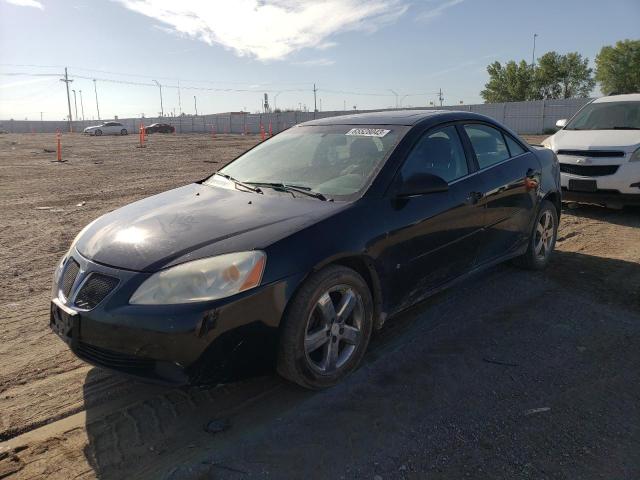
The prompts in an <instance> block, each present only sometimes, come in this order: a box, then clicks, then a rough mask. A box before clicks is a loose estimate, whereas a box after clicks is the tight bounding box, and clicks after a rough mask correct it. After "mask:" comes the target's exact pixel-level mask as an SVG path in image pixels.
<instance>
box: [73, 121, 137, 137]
mask: <svg viewBox="0 0 640 480" xmlns="http://www.w3.org/2000/svg"><path fill="white" fill-rule="evenodd" d="M83 132H84V133H86V134H88V135H97V136H100V135H128V134H129V132H128V131H127V129H126V127H125V126H124V125H123V124H121V123H120V122H104V123H102V124H100V125H94V126H92V127H87V128H85V129H84V131H83Z"/></svg>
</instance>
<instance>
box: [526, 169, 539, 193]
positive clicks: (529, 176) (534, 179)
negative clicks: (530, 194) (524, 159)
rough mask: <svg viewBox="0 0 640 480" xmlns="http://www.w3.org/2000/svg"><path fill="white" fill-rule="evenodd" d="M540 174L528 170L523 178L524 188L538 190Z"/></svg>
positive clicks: (536, 171)
mask: <svg viewBox="0 0 640 480" xmlns="http://www.w3.org/2000/svg"><path fill="white" fill-rule="evenodd" d="M539 178H540V172H539V171H538V170H534V169H533V168H530V169H529V170H527V173H526V175H525V177H524V187H525V188H526V189H527V190H536V189H537V188H538V184H539V180H538V179H539Z"/></svg>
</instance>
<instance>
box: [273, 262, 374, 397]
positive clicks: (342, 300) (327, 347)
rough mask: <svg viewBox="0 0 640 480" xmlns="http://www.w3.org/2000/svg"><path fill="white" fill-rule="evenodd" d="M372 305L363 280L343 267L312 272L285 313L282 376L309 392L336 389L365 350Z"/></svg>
mask: <svg viewBox="0 0 640 480" xmlns="http://www.w3.org/2000/svg"><path fill="white" fill-rule="evenodd" d="M372 327H373V301H372V298H371V292H370V291H369V288H368V286H367V284H366V282H365V281H364V279H363V278H362V277H361V276H360V275H359V274H358V273H357V272H355V271H354V270H352V269H350V268H346V267H343V266H339V265H333V266H329V267H326V268H324V269H322V270H320V271H318V272H316V273H314V274H313V275H312V276H311V277H310V278H309V279H308V280H307V281H306V282H305V283H304V284H303V285H302V287H301V288H300V290H299V291H298V293H297V294H296V296H295V297H294V298H293V300H292V303H291V305H290V307H289V308H288V309H287V313H286V314H285V318H284V319H283V325H282V329H281V334H280V342H279V346H278V373H280V375H282V376H283V377H285V378H286V379H288V380H290V381H292V382H295V383H297V384H298V385H301V386H302V387H305V388H309V389H321V388H326V387H330V386H332V385H335V384H336V383H338V382H339V381H340V380H342V379H343V378H344V377H345V376H347V375H348V374H349V373H351V372H352V371H354V370H355V369H356V368H357V367H358V366H359V365H360V362H361V361H362V358H363V356H364V354H365V351H366V350H367V345H368V344H369V339H370V337H371V331H372Z"/></svg>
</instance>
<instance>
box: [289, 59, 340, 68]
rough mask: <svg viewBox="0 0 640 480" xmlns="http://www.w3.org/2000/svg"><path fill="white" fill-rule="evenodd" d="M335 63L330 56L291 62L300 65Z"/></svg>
mask: <svg viewBox="0 0 640 480" xmlns="http://www.w3.org/2000/svg"><path fill="white" fill-rule="evenodd" d="M334 63H336V61H335V60H331V59H330V58H315V59H313V60H304V61H302V62H293V65H300V66H303V67H328V66H330V65H333V64H334Z"/></svg>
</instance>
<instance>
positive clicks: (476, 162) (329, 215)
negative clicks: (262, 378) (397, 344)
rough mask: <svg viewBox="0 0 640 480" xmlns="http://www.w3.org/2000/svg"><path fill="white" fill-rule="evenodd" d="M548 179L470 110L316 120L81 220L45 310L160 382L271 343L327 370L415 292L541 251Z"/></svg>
mask: <svg viewBox="0 0 640 480" xmlns="http://www.w3.org/2000/svg"><path fill="white" fill-rule="evenodd" d="M560 196H561V188H560V172H559V167H558V162H557V159H556V157H555V154H554V153H553V152H552V151H550V150H547V149H539V150H538V149H534V148H532V147H530V146H529V145H527V144H526V143H525V142H523V141H522V140H521V139H519V138H518V136H517V135H515V134H514V133H513V132H511V131H509V130H508V129H506V128H505V127H503V126H501V125H499V124H498V123H496V122H495V121H493V120H491V119H489V118H487V117H484V116H481V115H476V114H473V113H466V112H436V111H430V112H421V111H403V112H386V113H371V114H362V115H353V116H343V117H335V118H328V119H323V120H314V121H311V122H307V123H304V124H301V125H299V126H297V127H294V128H291V129H289V130H287V131H285V132H283V133H281V134H279V135H276V136H274V137H273V138H271V139H269V140H267V141H266V142H263V143H260V144H259V145H258V146H256V147H255V148H253V149H251V150H249V151H248V152H246V153H244V154H242V155H241V156H240V157H238V158H237V159H236V160H234V161H233V162H231V163H230V164H228V165H227V166H226V167H224V168H223V169H221V170H220V171H219V172H216V173H214V174H213V175H212V176H210V177H208V178H206V179H204V180H202V181H200V182H197V183H194V184H191V185H186V186H183V187H180V188H176V189H174V190H170V191H168V192H165V193H162V194H159V195H155V196H153V197H149V198H146V199H144V200H141V201H138V202H135V203H132V204H130V205H127V206H125V207H123V208H120V209H118V210H115V211H113V212H111V213H108V214H106V215H104V216H102V217H100V218H98V219H97V220H95V221H93V222H92V223H91V224H89V225H87V226H86V227H85V228H84V229H83V230H82V231H81V232H80V234H79V235H78V236H77V237H76V239H75V240H74V242H73V244H72V245H71V248H70V250H69V252H68V253H67V254H65V255H64V257H63V258H62V259H61V261H60V263H59V264H58V266H57V268H56V271H55V278H54V287H53V301H52V303H51V326H52V328H53V329H54V331H56V332H57V333H58V334H59V335H60V336H61V337H62V338H63V339H64V340H65V341H66V342H67V343H68V344H69V345H70V347H71V349H72V350H73V351H74V352H75V353H76V354H77V355H78V356H79V357H81V358H83V359H85V360H86V361H88V362H90V363H93V364H95V365H98V366H103V367H107V368H111V369H115V370H119V371H122V372H126V373H129V374H134V375H138V376H143V377H147V378H153V379H156V380H161V381H165V382H173V383H179V384H184V383H200V382H206V381H211V379H214V380H213V381H224V380H225V379H227V378H233V375H234V373H233V372H234V371H236V370H238V369H240V368H241V367H243V366H246V365H249V364H251V363H252V362H254V363H255V362H259V363H262V364H269V362H271V361H272V362H273V363H272V364H273V365H275V366H276V368H277V371H278V372H279V373H280V374H281V375H282V376H284V377H285V378H287V379H289V380H292V381H293V382H296V383H298V384H300V385H302V386H304V387H307V388H323V387H328V386H331V385H333V384H335V383H336V382H338V381H339V380H340V379H342V378H343V377H344V376H345V375H347V374H349V373H350V372H352V371H353V370H354V369H356V368H357V366H358V365H359V364H360V362H361V360H362V358H363V355H364V353H365V351H366V349H367V345H368V343H369V339H370V338H371V335H372V333H373V332H374V331H375V330H376V329H378V328H380V327H381V326H382V324H383V323H384V322H385V321H387V320H388V319H391V318H392V317H393V316H394V315H395V314H397V313H399V312H401V311H402V310H405V309H407V308H408V307H410V306H412V305H414V304H416V303H417V302H420V301H421V300H423V299H425V298H426V297H427V296H429V295H430V294H432V293H434V292H436V291H439V290H441V289H443V288H444V287H447V286H450V285H452V284H453V283H455V282H457V281H459V280H461V279H463V278H465V277H467V276H468V275H469V274H471V273H473V272H476V271H478V270H481V269H484V268H486V267H489V266H491V265H494V264H496V263H498V262H503V261H505V260H510V259H513V260H514V261H515V262H516V263H517V264H519V265H521V266H523V267H527V268H531V269H541V268H543V267H544V266H545V265H546V264H547V263H548V261H549V259H550V255H551V253H552V251H553V249H554V245H555V240H556V233H557V228H558V220H559V216H560V200H561V197H560ZM229 375H231V377H229Z"/></svg>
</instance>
